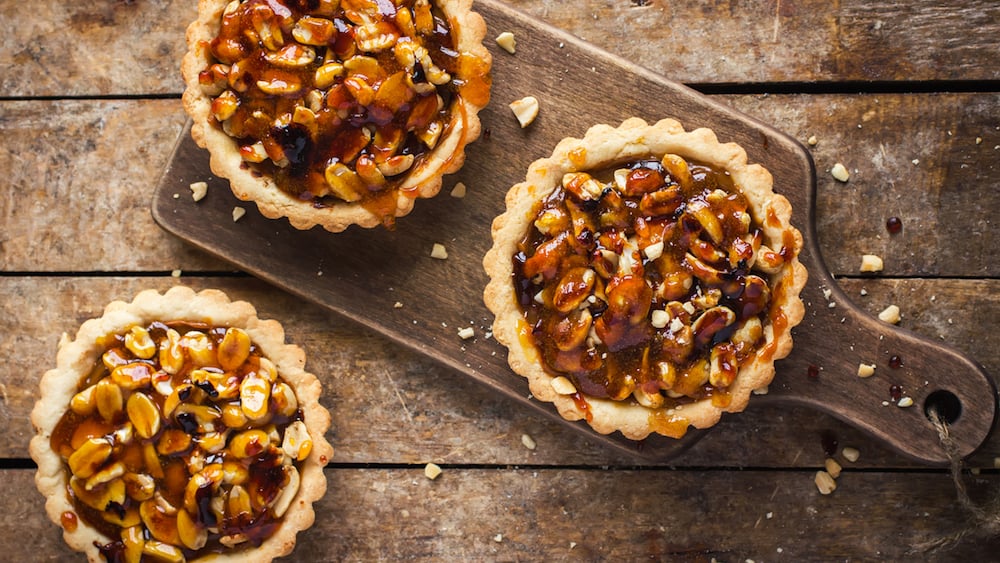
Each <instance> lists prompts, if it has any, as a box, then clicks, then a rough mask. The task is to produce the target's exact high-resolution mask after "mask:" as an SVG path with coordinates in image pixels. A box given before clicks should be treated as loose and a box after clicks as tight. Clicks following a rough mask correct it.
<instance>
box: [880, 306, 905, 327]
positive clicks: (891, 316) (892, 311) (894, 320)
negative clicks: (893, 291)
mask: <svg viewBox="0 0 1000 563" xmlns="http://www.w3.org/2000/svg"><path fill="white" fill-rule="evenodd" d="M878 318H879V320H880V321H882V322H885V323H889V324H899V320H900V318H901V316H900V314H899V307H898V306H896V305H889V306H888V307H886V308H885V309H883V310H882V312H881V313H879V314H878Z"/></svg>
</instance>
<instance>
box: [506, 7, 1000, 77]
mask: <svg viewBox="0 0 1000 563" xmlns="http://www.w3.org/2000/svg"><path fill="white" fill-rule="evenodd" d="M506 3H507V4H509V5H511V6H513V7H515V8H517V9H519V10H522V11H524V12H525V13H528V14H531V15H533V16H537V17H539V18H540V19H541V20H542V21H545V22H546V23H549V24H551V25H553V26H555V27H558V28H560V29H564V30H566V31H569V32H570V33H573V34H575V35H577V36H579V37H582V38H584V39H586V40H587V41H589V42H591V43H593V44H594V45H597V46H598V47H601V48H602V49H605V50H607V51H610V52H612V53H615V54H618V55H619V56H622V57H624V58H626V59H628V60H630V61H632V62H634V63H636V64H639V65H640V66H645V67H647V68H649V69H651V70H653V71H655V72H659V73H660V74H663V75H664V76H666V77H667V78H670V79H671V80H675V81H678V82H685V83H703V84H707V83H715V84H717V83H740V84H745V83H748V82H784V81H790V82H824V81H833V82H844V81H883V80H890V81H895V80H907V81H908V80H957V79H960V80H986V79H997V78H1000V66H998V65H997V64H996V63H989V62H986V61H985V60H984V59H983V53H984V52H985V51H990V50H992V52H994V53H995V52H996V49H997V33H998V32H1000V6H998V5H997V4H996V3H995V2H991V1H990V0H976V1H969V2H962V5H961V6H954V5H950V6H948V7H944V6H941V5H940V3H939V2H934V1H933V0H919V1H915V2H907V3H905V4H900V3H898V2H886V1H878V2H866V1H864V0H842V1H840V2H828V1H825V0H763V1H757V2H734V1H732V0H712V1H709V2H698V1H684V2H677V1H671V2H663V1H657V0H644V1H624V0H621V1H617V2H608V1H601V0H597V1H590V2H560V1H558V0H544V1H542V2H538V1H533V0H509V1H507V2H506ZM493 31H495V32H499V31H500V30H493Z"/></svg>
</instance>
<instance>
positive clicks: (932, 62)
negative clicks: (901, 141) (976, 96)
mask: <svg viewBox="0 0 1000 563" xmlns="http://www.w3.org/2000/svg"><path fill="white" fill-rule="evenodd" d="M507 3H508V4H509V5H511V6H512V7H514V8H516V9H519V10H523V11H524V12H525V13H527V14H529V15H531V16H534V17H538V18H540V19H541V20H542V21H545V22H547V23H550V24H552V25H554V26H556V27H559V28H561V29H565V30H567V31H569V32H570V33H573V34H575V35H577V36H580V37H582V38H584V39H586V40H587V41H589V42H591V43H593V44H595V45H597V46H598V47H601V48H603V49H606V50H607V51H610V52H612V53H616V54H618V55H620V56H622V57H624V58H626V59H629V60H631V61H633V62H635V63H636V64H639V65H641V66H645V67H647V68H649V69H651V70H653V71H655V72H659V73H661V74H663V75H664V76H666V77H668V78H670V79H672V80H676V81H679V82H685V83H699V84H726V83H743V84H745V83H753V82H817V81H819V82H822V81H829V82H834V81H841V82H843V81H872V80H877V81H914V80H954V79H961V80H997V79H1000V65H998V64H997V62H996V61H997V57H996V56H995V55H996V50H995V49H996V44H995V40H994V38H995V37H996V35H997V34H998V33H1000V7H998V5H997V4H996V3H995V2H992V1H991V0H968V1H965V2H962V5H961V6H958V7H956V6H941V5H940V4H939V3H938V2H934V1H933V0H919V1H916V2H907V3H904V4H901V3H899V2H894V1H891V0H879V1H877V2H869V1H865V0H844V1H840V2H836V3H831V2H828V1H827V0H762V1H757V2H733V1H731V0H712V1H711V2H701V1H699V0H680V1H677V0H673V1H670V2H667V1H666V0H649V1H646V2H632V1H629V0H615V1H607V0H583V1H579V2H562V1H558V0H544V1H541V2H539V1H535V0H511V1H509V2H507ZM640 4H642V5H640ZM195 11H196V3H194V2H181V1H178V0H151V1H141V2H122V1H120V0H98V1H95V2H88V3H85V4H74V3H69V4H67V3H65V2H57V1H54V0H43V1H40V2H18V1H17V0H3V1H2V2H0V12H2V13H3V14H4V16H5V17H4V18H3V21H0V96H2V97H37V96H53V95H63V96H65V95H71V96H109V95H149V94H166V93H173V94H177V93H179V92H180V91H181V90H182V88H183V86H182V83H181V80H180V76H179V72H178V70H177V68H178V61H179V60H180V58H181V56H182V55H183V53H184V50H185V45H184V30H185V29H186V27H187V24H188V23H189V22H190V21H191V20H192V19H193V18H194V15H195ZM122 29H128V30H129V32H127V33H122V32H121V30H122ZM500 31H503V30H500V29H491V30H490V32H491V33H492V34H493V35H494V36H495V35H496V34H498V33H500ZM67 37H73V43H72V45H69V44H68V43H67ZM991 49H992V53H993V55H994V56H993V57H989V56H988V55H987V53H989V52H990V50H991ZM984 57H985V60H984Z"/></svg>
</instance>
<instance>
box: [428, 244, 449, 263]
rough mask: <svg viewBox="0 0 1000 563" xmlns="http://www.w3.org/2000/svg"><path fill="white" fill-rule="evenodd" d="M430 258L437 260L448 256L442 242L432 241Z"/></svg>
mask: <svg viewBox="0 0 1000 563" xmlns="http://www.w3.org/2000/svg"><path fill="white" fill-rule="evenodd" d="M431 258H437V259H438V260H444V259H446V258H448V250H447V249H446V248H445V247H444V245H443V244H438V243H436V242H435V243H434V247H433V248H432V249H431Z"/></svg>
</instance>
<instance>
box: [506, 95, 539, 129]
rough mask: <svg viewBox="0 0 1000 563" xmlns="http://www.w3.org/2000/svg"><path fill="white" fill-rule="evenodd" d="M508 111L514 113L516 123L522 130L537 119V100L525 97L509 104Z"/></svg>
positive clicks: (532, 97)
mask: <svg viewBox="0 0 1000 563" xmlns="http://www.w3.org/2000/svg"><path fill="white" fill-rule="evenodd" d="M510 109H511V111H513V112H514V117H516V118H517V122H518V123H520V124H521V129H524V128H525V127H527V126H529V125H531V123H532V122H534V121H535V118H536V117H538V99H537V98H535V97H534V96H525V97H523V98H521V99H520V100H514V101H513V102H511V103H510Z"/></svg>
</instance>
